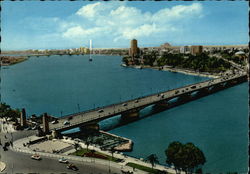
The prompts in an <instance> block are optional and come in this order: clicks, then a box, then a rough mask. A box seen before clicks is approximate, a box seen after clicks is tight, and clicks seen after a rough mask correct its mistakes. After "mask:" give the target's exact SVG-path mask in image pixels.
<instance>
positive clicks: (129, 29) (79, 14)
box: [1, 1, 249, 50]
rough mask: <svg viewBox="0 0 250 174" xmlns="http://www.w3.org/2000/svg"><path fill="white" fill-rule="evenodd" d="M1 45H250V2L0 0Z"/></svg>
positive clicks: (5, 47)
mask: <svg viewBox="0 0 250 174" xmlns="http://www.w3.org/2000/svg"><path fill="white" fill-rule="evenodd" d="M1 8H2V10H1V39H2V40H1V49H2V50H25V49H66V48H79V47H81V46H83V47H88V43H89V39H92V43H93V48H128V47H129V43H130V40H131V39H134V38H135V39H137V40H138V46H139V47H148V46H159V45H161V44H163V43H166V42H168V43H170V44H171V45H178V46H181V45H198V44H199V45H238V44H248V40H249V38H248V3H247V2H246V1H212V2H211V1H205V2H203V1H188V2H186V1H164V2H163V1H160V2H159V1H138V2H131V1H129V2H124V1H123V2H122V1H102V2H100V1H4V2H2V1H1Z"/></svg>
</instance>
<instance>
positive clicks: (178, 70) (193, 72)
mask: <svg viewBox="0 0 250 174" xmlns="http://www.w3.org/2000/svg"><path fill="white" fill-rule="evenodd" d="M124 67H130V68H136V69H143V68H148V69H154V70H160V71H168V72H173V73H182V74H186V75H193V76H201V77H209V78H214V79H215V78H219V77H220V76H219V75H213V74H210V73H208V72H206V73H208V74H203V73H198V72H195V71H190V70H185V69H178V68H169V67H166V66H165V67H159V66H152V67H151V66H145V65H128V66H124Z"/></svg>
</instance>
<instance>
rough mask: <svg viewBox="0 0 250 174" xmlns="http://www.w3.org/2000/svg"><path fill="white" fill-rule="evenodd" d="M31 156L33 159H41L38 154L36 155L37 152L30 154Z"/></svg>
mask: <svg viewBox="0 0 250 174" xmlns="http://www.w3.org/2000/svg"><path fill="white" fill-rule="evenodd" d="M31 158H32V159H34V160H41V159H42V158H41V157H40V156H39V155H37V154H34V155H32V156H31Z"/></svg>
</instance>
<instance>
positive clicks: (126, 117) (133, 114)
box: [121, 109, 140, 121]
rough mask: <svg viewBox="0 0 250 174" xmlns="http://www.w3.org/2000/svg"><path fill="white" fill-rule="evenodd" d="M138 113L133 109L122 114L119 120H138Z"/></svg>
mask: <svg viewBox="0 0 250 174" xmlns="http://www.w3.org/2000/svg"><path fill="white" fill-rule="evenodd" d="M139 112H140V110H139V109H133V110H130V111H127V112H125V113H123V114H122V117H121V118H122V120H124V121H131V120H135V119H137V118H139V115H140V113H139Z"/></svg>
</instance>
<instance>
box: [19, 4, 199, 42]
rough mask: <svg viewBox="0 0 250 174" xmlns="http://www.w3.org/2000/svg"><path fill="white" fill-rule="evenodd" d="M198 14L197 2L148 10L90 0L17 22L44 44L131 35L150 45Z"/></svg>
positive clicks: (170, 35) (179, 29) (176, 32)
mask: <svg viewBox="0 0 250 174" xmlns="http://www.w3.org/2000/svg"><path fill="white" fill-rule="evenodd" d="M202 14H203V8H202V5H201V4H200V3H192V4H190V5H177V6H173V7H171V8H166V7H163V8H161V9H159V10H158V11H155V12H149V11H145V10H142V9H140V8H139V7H135V6H129V5H127V3H126V2H94V3H91V4H87V5H84V6H82V7H81V8H79V9H78V10H76V11H75V13H73V14H72V15H70V16H68V17H64V18H59V17H27V18H25V19H23V20H22V23H20V26H23V30H24V31H28V32H29V33H30V35H32V36H33V37H34V36H35V35H39V37H40V38H39V40H40V41H41V42H43V43H45V44H46V42H47V43H56V40H58V41H60V44H61V43H65V44H66V45H70V44H71V45H72V46H73V45H74V46H82V44H83V43H85V42H86V41H87V40H89V39H93V42H94V46H96V47H115V46H114V45H118V46H121V47H122V46H123V45H124V46H127V45H128V41H129V40H130V39H133V38H136V39H138V40H140V43H145V44H147V43H148V44H151V45H152V44H154V42H155V41H157V42H158V43H159V42H165V41H171V38H174V37H175V36H178V35H180V34H181V33H182V31H183V30H184V28H185V29H186V28H187V27H188V25H186V26H184V25H185V24H189V21H190V20H191V19H198V18H199V17H200V16H202ZM20 29H21V28H20ZM172 40H173V39H172Z"/></svg>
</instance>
